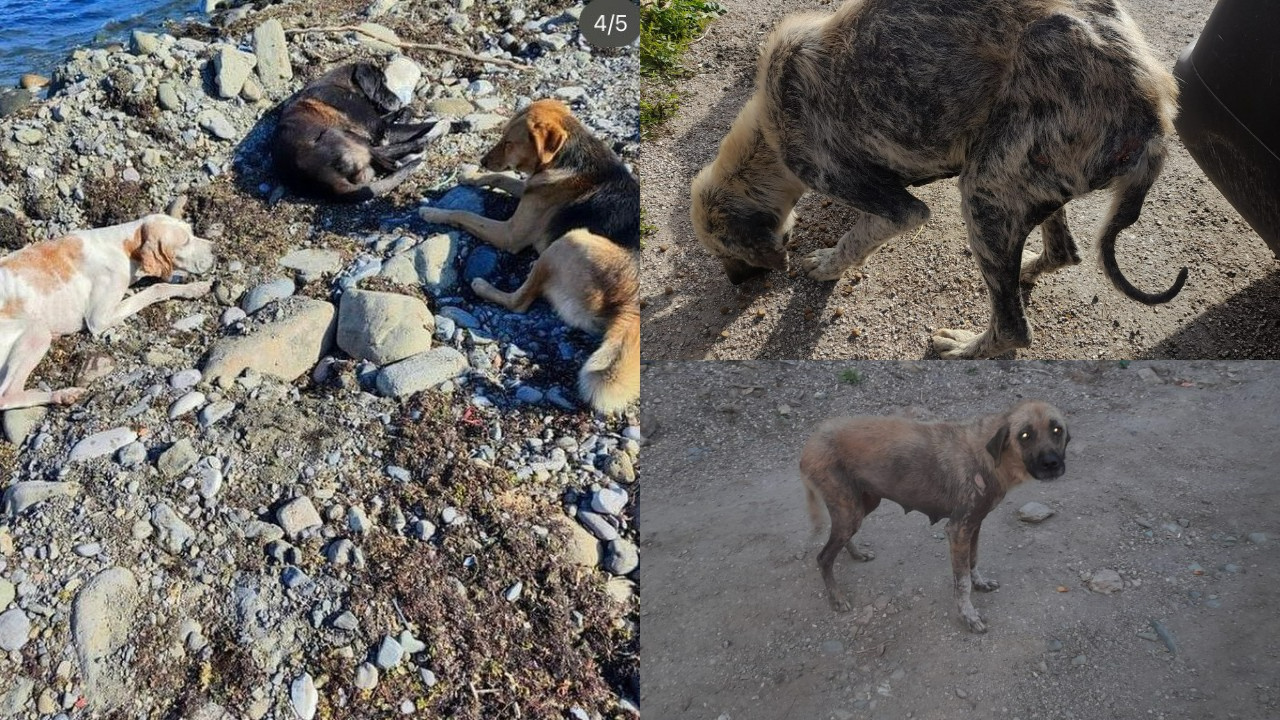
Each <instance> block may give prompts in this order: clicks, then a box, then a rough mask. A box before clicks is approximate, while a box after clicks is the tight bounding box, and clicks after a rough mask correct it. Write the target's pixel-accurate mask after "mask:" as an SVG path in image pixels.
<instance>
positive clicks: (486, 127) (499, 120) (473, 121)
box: [462, 113, 507, 133]
mask: <svg viewBox="0 0 1280 720" xmlns="http://www.w3.org/2000/svg"><path fill="white" fill-rule="evenodd" d="M462 122H464V123H466V124H467V130H468V131H469V132H473V133H483V132H489V131H490V130H497V129H498V128H501V127H502V126H504V125H506V124H507V118H505V117H503V116H501V115H495V114H494V113H471V114H470V115H467V116H466V117H464V118H462Z"/></svg>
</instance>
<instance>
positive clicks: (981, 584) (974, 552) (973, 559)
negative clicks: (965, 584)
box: [969, 525, 1000, 592]
mask: <svg viewBox="0 0 1280 720" xmlns="http://www.w3.org/2000/svg"><path fill="white" fill-rule="evenodd" d="M981 532H982V526H981V525H977V526H975V527H974V528H973V534H972V535H970V536H969V575H970V576H971V579H972V580H973V589H974V590H978V591H979V592H991V591H992V590H995V589H996V588H998V587H1000V583H998V582H996V581H995V580H992V579H991V578H988V577H984V576H983V575H982V573H980V572H978V535H979V533H981Z"/></svg>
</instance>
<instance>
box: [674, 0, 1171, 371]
mask: <svg viewBox="0 0 1280 720" xmlns="http://www.w3.org/2000/svg"><path fill="white" fill-rule="evenodd" d="M1176 101H1177V86H1176V84H1175V82H1174V79H1173V77H1172V75H1170V73H1169V72H1168V71H1167V70H1165V69H1164V68H1163V67H1161V66H1160V65H1159V64H1158V63H1157V62H1156V61H1155V59H1154V58H1153V57H1152V55H1151V52H1150V51H1149V49H1148V48H1147V45H1146V42H1145V41H1144V40H1143V38H1142V35H1141V33H1140V32H1139V30H1138V28H1137V27H1136V26H1135V25H1134V23H1133V22H1132V21H1131V20H1130V19H1129V16H1128V15H1127V14H1126V13H1125V12H1124V10H1123V9H1122V8H1121V7H1120V5H1119V4H1118V3H1117V2H1114V1H1113V0H850V1H849V2H847V3H845V4H844V5H843V6H842V7H841V8H840V9H839V10H837V11H836V12H835V14H833V15H829V16H827V15H818V14H805V15H798V16H794V17H790V18H787V19H786V20H784V21H783V22H782V24H780V25H779V26H778V28H777V29H776V30H775V31H774V33H773V35H772V36H771V37H770V38H769V40H768V41H767V42H766V44H765V46H764V49H763V51H762V54H761V57H760V65H759V69H758V72H757V87H756V92H755V95H754V96H753V97H752V98H751V100H750V101H749V102H748V103H747V105H746V106H745V107H744V108H743V109H742V111H741V112H740V113H739V115H738V118H737V120H736V121H735V122H734V124H733V127H732V129H731V130H730V132H729V134H728V135H727V136H726V137H725V139H724V141H723V142H722V143H721V145H720V152H719V155H718V156H717V157H716V159H715V161H714V162H713V163H712V164H711V165H708V166H707V167H705V168H703V170H702V171H701V172H700V173H699V174H698V176H697V178H695V180H694V181H693V186H692V215H693V226H694V230H695V232H696V234H697V237H698V240H699V241H700V242H701V243H702V244H703V245H704V246H705V247H706V248H707V249H708V250H710V251H711V252H712V253H714V254H715V255H716V256H718V257H719V258H720V259H721V260H722V262H723V263H724V267H725V271H726V272H727V273H728V275H729V279H730V280H731V281H733V282H734V283H738V282H741V281H743V280H745V279H747V278H749V277H752V276H753V275H757V274H760V273H762V272H765V271H767V270H768V269H774V270H783V269H786V267H787V255H786V250H785V247H784V246H785V243H786V242H787V240H788V237H789V235H790V233H791V229H792V227H793V225H794V223H795V215H794V213H793V208H794V207H795V204H796V202H797V201H798V200H799V199H800V196H801V195H803V194H804V193H805V191H807V190H809V189H813V190H817V191H818V192H821V193H823V194H825V195H829V196H831V197H833V198H836V199H839V200H843V201H845V202H847V203H849V204H850V205H852V206H853V207H855V208H857V209H858V210H860V211H862V214H861V216H860V217H859V218H858V219H857V221H856V222H855V224H854V226H853V227H852V228H850V229H849V231H848V232H847V233H846V234H845V235H844V237H842V238H841V239H840V241H839V243H838V244H837V245H836V246H835V247H834V248H829V249H823V250H818V251H816V252H814V253H812V254H810V255H809V256H807V257H805V258H803V259H802V260H801V262H800V265H801V268H802V269H803V270H804V271H805V272H807V273H808V274H809V276H810V277H812V278H814V279H817V280H836V279H839V278H840V276H841V274H842V273H843V272H844V271H845V269H847V268H849V267H852V266H858V265H861V264H862V262H863V261H865V260H866V258H867V257H868V256H869V255H870V254H871V253H872V252H874V251H875V249H876V248H878V247H879V246H880V245H881V244H883V243H884V242H885V241H887V240H888V239H890V238H891V237H893V236H895V235H899V234H902V233H905V232H909V231H912V230H915V229H916V228H918V227H920V226H921V225H923V224H924V222H925V221H926V220H927V219H928V217H929V208H928V207H927V206H926V205H925V204H924V203H922V202H921V201H920V200H918V199H916V198H915V197H914V196H913V195H912V194H911V193H910V192H908V190H907V187H909V186H914V185H923V184H926V183H929V182H932V181H934V180H937V179H940V178H944V177H953V176H956V175H959V176H960V180H959V184H960V192H961V195H962V210H963V213H964V218H965V222H966V225H967V226H968V233H969V245H970V247H971V248H972V249H973V252H974V256H975V257H976V258H977V261H978V266H979V268H980V270H981V272H982V276H983V279H984V280H985V282H986V284H987V287H988V289H989V290H990V294H991V303H992V316H991V322H990V325H989V327H988V328H987V330H986V332H984V333H982V334H981V335H975V334H974V333H971V332H968V331H965V330H945V329H944V330H939V331H938V332H937V334H936V335H934V337H933V343H934V347H935V348H936V349H937V350H938V352H939V353H940V354H941V355H942V356H943V357H948V358H981V357H990V356H993V355H999V354H1001V353H1003V352H1006V351H1008V350H1011V349H1015V348H1024V347H1029V346H1030V345H1031V328H1030V327H1029V325H1028V324H1027V320H1026V317H1025V315H1024V311H1023V307H1022V297H1021V293H1020V292H1019V281H1021V282H1023V283H1031V282H1033V281H1034V280H1035V278H1036V277H1037V276H1038V275H1040V274H1041V273H1045V272H1049V271H1052V270H1057V269H1058V268H1061V267H1063V266H1065V265H1069V264H1076V263H1078V262H1080V257H1079V254H1078V251H1077V248H1076V245H1075V241H1074V240H1073V239H1072V237H1071V233H1070V231H1069V230H1068V229H1067V216H1066V212H1065V210H1064V208H1063V205H1064V204H1065V203H1066V202H1067V201H1069V200H1071V199H1072V198H1076V197H1079V196H1081V195H1084V194H1086V193H1088V192H1090V191H1093V190H1099V189H1102V188H1107V187H1109V188H1111V189H1113V190H1114V194H1115V200H1114V204H1113V205H1112V207H1111V211H1110V213H1109V214H1108V216H1107V219H1106V220H1105V222H1104V224H1103V230H1102V234H1101V237H1100V239H1099V251H1100V252H1099V254H1100V256H1101V259H1102V265H1103V268H1104V269H1105V270H1106V273H1107V276H1108V277H1109V278H1110V279H1111V281H1112V283H1113V284H1115V285H1116V287H1117V288H1119V289H1120V290H1121V291H1122V292H1124V294H1125V295H1127V296H1129V297H1130V298H1133V299H1135V300H1138V301H1140V302H1143V303H1148V304H1155V303H1163V302H1167V301H1169V300H1171V299H1173V297H1174V296H1176V295H1177V294H1178V291H1179V290H1181V288H1182V285H1183V283H1184V282H1185V280H1186V277H1187V271H1186V269H1185V268H1183V270H1182V271H1181V273H1179V275H1178V278H1177V281H1176V282H1175V283H1174V285H1173V286H1172V287H1171V288H1170V289H1169V290H1167V291H1165V292H1163V293H1158V294H1148V293H1145V292H1142V291H1141V290H1138V289H1137V288H1135V287H1134V286H1133V285H1132V284H1131V283H1130V282H1129V281H1128V280H1127V279H1125V277H1124V276H1123V275H1122V274H1121V272H1120V269H1119V266H1118V265H1117V264H1116V258H1115V241H1116V236H1117V235H1118V234H1119V233H1120V231H1121V230H1123V229H1124V228H1126V227H1128V226H1130V225H1132V224H1133V223H1134V222H1135V221H1136V220H1137V219H1138V214H1139V212H1140V211H1141V209H1142V203H1143V200H1144V198H1145V197H1146V193H1147V191H1148V189H1149V188H1150V187H1151V185H1152V183H1153V182H1154V181H1155V179H1156V177H1157V175H1159V173H1160V169H1161V167H1162V166H1163V164H1164V158H1165V154H1166V147H1165V136H1166V135H1167V134H1169V133H1170V132H1171V131H1172V119H1173V116H1174V114H1175V113H1176ZM1037 225H1039V226H1041V232H1042V236H1043V238H1044V252H1043V253H1041V254H1040V255H1038V256H1035V257H1032V258H1029V259H1027V260H1026V261H1025V262H1023V261H1022V250H1023V245H1024V243H1025V241H1026V238H1027V235H1028V234H1029V233H1030V232H1031V230H1032V229H1033V228H1035V227H1036V226H1037Z"/></svg>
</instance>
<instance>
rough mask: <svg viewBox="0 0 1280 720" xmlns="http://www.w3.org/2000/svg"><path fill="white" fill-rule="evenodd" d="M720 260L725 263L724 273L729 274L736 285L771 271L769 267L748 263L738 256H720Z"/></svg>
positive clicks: (730, 280)
mask: <svg viewBox="0 0 1280 720" xmlns="http://www.w3.org/2000/svg"><path fill="white" fill-rule="evenodd" d="M720 262H721V264H723V265H724V274H725V275H728V276H729V282H731V283H733V284H734V285H741V284H742V283H744V282H746V281H748V280H750V279H751V278H755V277H760V276H761V275H764V274H765V273H767V272H769V268H762V267H756V266H755V265H748V264H747V263H744V262H742V261H741V260H738V259H736V258H720Z"/></svg>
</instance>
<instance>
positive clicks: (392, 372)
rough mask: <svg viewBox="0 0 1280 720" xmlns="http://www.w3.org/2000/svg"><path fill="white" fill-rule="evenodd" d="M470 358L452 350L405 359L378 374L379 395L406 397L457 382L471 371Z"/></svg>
mask: <svg viewBox="0 0 1280 720" xmlns="http://www.w3.org/2000/svg"><path fill="white" fill-rule="evenodd" d="M467 368H468V365H467V358H466V356H465V355H463V354H462V353H460V352H458V351H457V350H455V349H453V348H451V347H437V348H434V349H432V350H428V351H427V352H424V353H420V354H418V355H413V356H411V357H408V358H405V359H404V360H401V361H400V362H397V363H395V364H393V365H388V366H386V367H384V368H382V370H380V371H379V372H378V377H377V381H376V382H377V387H378V392H379V393H381V394H382V395H384V396H387V397H404V396H406V395H412V394H413V393H416V392H421V391H423V390H428V389H431V388H433V387H436V386H438V385H440V384H442V383H445V382H448V381H449V380H453V379H455V378H457V377H459V376H460V375H462V374H463V373H465V372H466V371H467Z"/></svg>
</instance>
